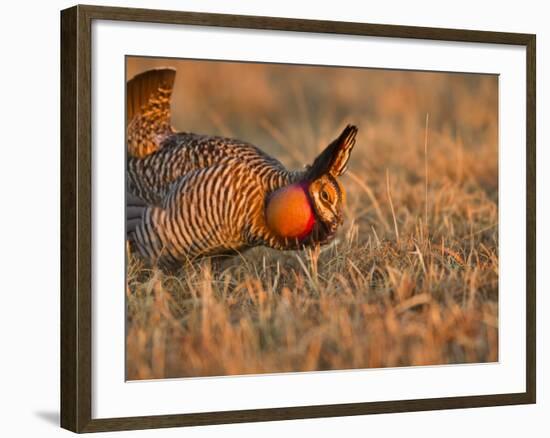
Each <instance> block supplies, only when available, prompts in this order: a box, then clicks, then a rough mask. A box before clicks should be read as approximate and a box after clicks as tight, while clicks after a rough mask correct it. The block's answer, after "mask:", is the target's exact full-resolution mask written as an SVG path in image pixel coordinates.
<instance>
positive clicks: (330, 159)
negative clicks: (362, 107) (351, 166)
mask: <svg viewBox="0 0 550 438" xmlns="http://www.w3.org/2000/svg"><path fill="white" fill-rule="evenodd" d="M356 135H357V127H355V126H353V125H348V126H346V127H345V128H344V130H343V131H342V133H341V134H340V135H339V136H338V138H337V139H336V140H334V141H333V142H332V143H331V144H329V145H328V146H327V147H326V148H325V150H324V151H323V152H321V154H320V155H319V156H318V157H317V158H316V159H315V161H314V162H313V164H312V165H311V167H310V168H309V169H308V170H307V173H306V178H307V179H309V180H314V179H317V178H319V177H320V176H321V175H325V174H327V173H330V174H331V175H332V176H334V177H337V176H340V175H342V174H343V173H344V172H345V171H346V169H347V164H348V160H349V157H350V155H351V151H352V149H353V146H355V137H356Z"/></svg>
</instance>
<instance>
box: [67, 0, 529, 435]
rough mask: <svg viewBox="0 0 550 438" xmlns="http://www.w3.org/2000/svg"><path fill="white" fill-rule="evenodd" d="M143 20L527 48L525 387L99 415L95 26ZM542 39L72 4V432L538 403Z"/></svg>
mask: <svg viewBox="0 0 550 438" xmlns="http://www.w3.org/2000/svg"><path fill="white" fill-rule="evenodd" d="M101 19H103V20H121V21H143V22H152V23H171V24H188V25H189V24H190V25H201V26H206V25H207V26H222V27H237V28H250V29H270V30H286V31H297V32H318V33H333V34H353V35H368V36H383V37H393V38H418V39H428V40H448V41H464V42H478V43H494V44H512V45H520V46H525V47H526V53H527V65H526V74H527V76H526V77H527V89H526V102H527V138H526V144H527V212H526V214H527V217H526V218H527V245H526V255H527V266H526V274H527V284H526V290H527V297H526V299H527V302H526V304H527V321H526V324H527V327H526V334H527V339H526V345H527V358H526V359H527V360H526V364H527V369H526V376H527V381H526V392H524V393H513V394H499V395H482V396H467V397H448V398H431V399H419V400H405V401H386V402H369V403H352V404H338V405H324V406H302V407H291V408H276V409H254V410H244V411H229V412H208V413H198V414H180V415H161V416H142V417H128V418H109V419H92V418H91V412H92V400H91V396H92V394H91V389H92V380H91V379H92V377H91V376H92V368H91V367H92V362H91V350H92V339H91V336H92V318H91V316H92V315H91V304H92V301H91V244H92V242H91V225H92V224H91V178H92V162H91V42H92V41H91V23H92V20H101ZM535 48H536V38H535V35H530V34H517V33H502V32H485V31H474V30H455V29H438V28H425V27H410V26H393V25H381V24H362V23H347V22H332V21H317V20H298V19H287V18H273V17H256V16H236V15H224V14H205V13H194V12H173V11H160V10H144V9H126V8H110V7H97V6H75V7H72V8H70V9H66V10H64V11H62V12H61V426H62V427H64V428H66V429H69V430H72V431H75V432H96V431H108V430H125V429H146V428H159V427H174V426H191V425H205V424H221V423H239V422H252V421H272V420H286V419H298V418H316V417H328V416H346V415H363V414H375V413H388V412H406V411H423V410H434V409H455V408H467V407H481V406H497V405H513V404H527V403H535V400H536V351H535V345H536V338H535V336H536V333H535V327H536V320H535V317H536V316H535V309H536V303H535V300H536V296H535V295H536V284H535V269H536V268H535V265H536V260H535V257H536V255H535V252H536V251H535V225H536V224H535V220H536V219H535V218H536V205H535V196H536V195H535V193H536V192H535V188H536V184H535V181H536V174H535V172H536V169H535V163H536V157H535V134H536V127H535V107H536V102H535V84H536V79H535V57H536V54H535Z"/></svg>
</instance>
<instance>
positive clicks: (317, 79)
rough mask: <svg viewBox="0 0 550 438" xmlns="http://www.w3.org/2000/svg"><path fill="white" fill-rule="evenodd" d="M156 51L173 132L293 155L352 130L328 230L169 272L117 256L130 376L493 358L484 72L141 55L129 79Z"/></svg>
mask: <svg viewBox="0 0 550 438" xmlns="http://www.w3.org/2000/svg"><path fill="white" fill-rule="evenodd" d="M159 65H172V66H175V67H177V68H178V77H177V83H176V87H177V89H176V93H175V96H174V97H175V102H174V105H173V109H174V124H175V126H176V127H177V128H178V129H181V130H186V131H193V132H199V133H208V134H221V135H228V136H235V137H238V138H241V139H243V140H247V141H250V142H252V143H255V144H257V145H258V146H260V147H262V148H263V149H264V150H266V151H267V152H269V153H271V154H273V155H275V156H276V157H278V158H279V159H280V160H281V161H282V162H283V163H284V164H286V165H287V166H289V167H301V166H302V165H303V164H305V163H307V162H308V161H311V160H312V159H313V158H314V156H315V155H316V153H317V152H318V151H320V150H321V149H322V148H323V147H324V146H325V145H326V144H327V143H328V142H329V141H330V140H332V138H333V137H335V136H336V135H337V134H338V133H339V130H340V129H341V128H342V127H343V125H344V124H345V123H354V124H356V125H358V127H359V135H358V141H357V144H356V147H355V150H354V152H353V155H352V159H351V164H350V167H349V172H348V173H347V174H346V175H345V176H344V177H343V180H342V181H343V183H344V185H345V187H346V190H347V194H348V201H347V206H346V221H345V224H344V225H343V226H342V228H341V229H340V231H339V233H338V236H337V239H336V240H335V242H333V243H332V244H331V245H329V246H327V247H323V248H316V249H313V250H308V251H302V252H284V253H283V252H276V251H272V250H269V249H265V248H256V249H254V250H251V251H249V252H246V253H245V254H243V255H242V256H236V257H233V258H232V259H230V260H227V261H225V262H223V263H221V264H220V263H212V262H211V261H210V260H205V261H203V262H202V263H199V264H196V265H194V266H185V267H183V268H182V270H181V271H180V272H177V273H166V272H161V271H159V270H148V269H145V268H144V267H143V265H142V264H141V262H140V261H139V260H136V259H134V258H133V257H131V258H130V261H129V269H128V276H127V289H126V293H127V376H128V378H129V379H149V378H163V377H177V376H206V375H227V374H247V373H264V372H269V373H273V372H286V371H307V370H329V369H347V368H366V367H393V366H408V365H427V364H451V363H465V362H487V361H496V360H498V156H497V154H498V138H497V132H498V116H497V95H498V82H497V78H496V77H493V76H479V75H458V74H456V75H455V74H440V73H416V72H395V71H382V70H359V69H326V68H304V67H299V68H298V67H284V66H268V65H254V64H227V63H205V62H201V63H197V62H195V63H193V62H183V61H179V62H177V61H174V60H170V61H168V60H164V61H162V60H138V59H129V62H128V77H131V76H133V75H134V74H136V73H138V72H140V71H142V70H145V69H148V68H151V67H154V66H159ZM428 113H429V123H428V129H427V130H426V115H427V114H428ZM426 134H427V142H426Z"/></svg>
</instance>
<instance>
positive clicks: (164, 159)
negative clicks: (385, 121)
mask: <svg viewBox="0 0 550 438" xmlns="http://www.w3.org/2000/svg"><path fill="white" fill-rule="evenodd" d="M175 76H176V70H175V69H173V68H157V69H153V70H148V71H145V72H143V73H141V74H138V75H137V76H135V77H133V78H132V79H130V80H129V81H128V82H127V85H126V101H127V105H126V120H127V121H126V140H127V160H126V164H127V166H126V235H127V240H128V242H129V245H130V248H132V250H133V251H135V252H137V253H138V254H139V255H140V256H141V257H142V258H143V259H144V260H145V261H146V262H148V263H150V264H158V265H160V266H170V267H174V266H176V267H177V266H182V264H184V263H186V262H188V261H194V260H197V259H201V258H203V257H218V256H228V255H236V254H239V253H241V252H243V251H245V250H247V249H249V248H253V247H257V246H266V247H269V248H273V249H275V250H281V251H284V250H299V249H304V248H307V247H313V246H315V245H324V244H326V243H328V242H330V241H331V240H332V239H333V238H334V236H335V233H336V231H337V229H338V227H339V226H340V225H341V224H342V223H343V210H344V205H345V198H346V195H345V190H344V187H343V185H342V183H341V181H339V177H340V176H341V175H343V174H344V172H345V171H346V169H347V166H348V161H349V159H350V154H351V151H352V149H353V147H354V145H355V141H356V135H357V131H358V130H357V127H356V126H353V125H347V126H346V127H345V128H344V129H343V130H342V132H341V134H340V135H339V136H338V137H337V138H336V139H334V140H333V141H331V142H330V143H329V144H328V146H327V147H326V148H325V149H324V150H323V151H322V152H321V153H320V154H319V155H318V156H317V157H316V158H315V159H314V160H313V162H312V163H311V164H309V165H306V166H304V167H303V168H302V169H299V170H288V169H287V168H286V167H285V166H284V165H283V164H282V163H281V162H280V161H279V160H277V159H276V158H274V157H272V156H270V155H269V154H267V153H266V152H264V151H263V150H261V149H260V148H259V147H257V146H255V145H253V144H251V143H248V142H245V141H241V140H237V139H233V138H225V137H220V136H211V135H203V134H196V133H192V132H185V131H181V132H180V131H176V130H175V129H174V128H173V127H172V123H171V110H170V105H171V96H172V90H173V88H174V81H175Z"/></svg>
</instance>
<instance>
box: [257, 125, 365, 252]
mask: <svg viewBox="0 0 550 438" xmlns="http://www.w3.org/2000/svg"><path fill="white" fill-rule="evenodd" d="M356 134H357V128H356V127H355V126H351V125H348V126H347V127H346V128H345V129H344V130H343V131H342V133H341V134H340V136H339V137H338V138H337V139H336V140H334V141H333V142H332V143H331V144H330V145H328V146H327V147H326V148H325V150H324V151H323V152H322V153H321V154H320V155H319V156H318V157H317V158H316V159H315V161H314V162H313V164H312V165H311V166H309V167H308V168H307V170H306V172H305V174H304V178H303V179H302V180H301V181H299V182H297V183H295V184H291V185H288V186H286V187H283V188H281V189H279V190H277V191H275V192H274V193H272V194H271V196H270V197H269V199H268V202H267V206H266V219H267V225H268V227H269V228H270V229H271V230H272V231H273V232H275V233H276V234H277V235H279V236H281V237H286V238H291V239H298V240H300V241H302V242H303V243H304V244H314V243H321V244H323V243H326V242H328V241H329V240H330V239H331V238H332V237H334V234H335V233H336V230H337V229H338V226H339V225H341V224H342V222H343V220H344V214H343V210H344V205H345V199H346V194H345V190H344V187H343V185H342V184H341V182H340V181H339V180H338V177H340V176H341V175H342V174H343V173H344V172H345V171H346V168H347V164H348V160H349V157H350V154H351V150H352V148H353V146H354V145H355V136H356Z"/></svg>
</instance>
